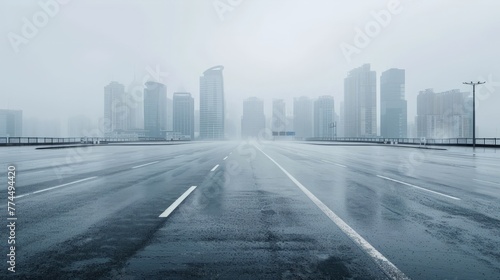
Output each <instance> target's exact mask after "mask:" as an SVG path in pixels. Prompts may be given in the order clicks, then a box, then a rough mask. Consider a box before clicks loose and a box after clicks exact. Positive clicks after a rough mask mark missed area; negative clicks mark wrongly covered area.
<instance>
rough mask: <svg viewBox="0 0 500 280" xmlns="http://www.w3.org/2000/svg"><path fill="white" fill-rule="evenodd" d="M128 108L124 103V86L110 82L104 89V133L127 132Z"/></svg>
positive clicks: (128, 124) (129, 123)
mask: <svg viewBox="0 0 500 280" xmlns="http://www.w3.org/2000/svg"><path fill="white" fill-rule="evenodd" d="M131 117H132V116H131V111H130V106H128V105H127V103H126V95H125V86H124V85H122V84H120V83H118V82H111V83H109V85H107V86H105V87H104V119H105V126H104V133H105V134H106V135H110V134H113V133H120V132H123V131H127V130H128V129H129V128H130V126H131V121H132V119H131Z"/></svg>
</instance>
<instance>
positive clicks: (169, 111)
mask: <svg viewBox="0 0 500 280" xmlns="http://www.w3.org/2000/svg"><path fill="white" fill-rule="evenodd" d="M173 106H174V102H173V100H172V99H171V98H168V96H167V130H168V131H172V130H173V129H174V108H173Z"/></svg>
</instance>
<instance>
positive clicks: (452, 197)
mask: <svg viewBox="0 0 500 280" xmlns="http://www.w3.org/2000/svg"><path fill="white" fill-rule="evenodd" d="M377 177H379V178H382V179H385V180H389V181H393V182H396V183H400V184H403V185H406V186H409V187H413V188H416V189H419V190H423V191H426V192H430V193H433V194H437V195H441V196H444V197H447V198H451V199H455V200H461V199H460V198H458V197H454V196H451V195H447V194H444V193H440V192H436V191H432V190H428V189H426V188H422V187H419V186H415V185H412V184H408V183H405V182H402V181H398V180H395V179H391V178H388V177H385V176H380V175H377Z"/></svg>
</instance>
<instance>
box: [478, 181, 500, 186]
mask: <svg viewBox="0 0 500 280" xmlns="http://www.w3.org/2000/svg"><path fill="white" fill-rule="evenodd" d="M472 180H474V181H476V182H481V183H487V184H493V185H497V186H500V183H495V182H491V181H484V180H479V179H472Z"/></svg>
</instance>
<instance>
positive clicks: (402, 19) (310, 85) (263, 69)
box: [0, 0, 500, 137]
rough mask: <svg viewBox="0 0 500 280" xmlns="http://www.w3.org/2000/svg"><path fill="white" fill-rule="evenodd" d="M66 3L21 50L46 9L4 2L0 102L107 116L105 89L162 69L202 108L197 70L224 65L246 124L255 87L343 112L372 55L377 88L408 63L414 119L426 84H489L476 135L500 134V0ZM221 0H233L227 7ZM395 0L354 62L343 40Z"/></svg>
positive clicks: (235, 112) (232, 113)
mask: <svg viewBox="0 0 500 280" xmlns="http://www.w3.org/2000/svg"><path fill="white" fill-rule="evenodd" d="M49 1H50V0H40V1H39V2H42V3H46V2H49ZM54 1H55V0H54ZM61 2H69V3H67V4H60V5H59V7H60V9H59V11H58V12H56V13H55V14H54V15H53V17H49V19H48V22H47V24H46V25H45V26H43V27H41V28H39V29H38V30H37V32H36V34H35V36H33V38H29V39H27V41H28V42H27V43H26V44H25V43H22V44H19V45H18V46H17V47H18V52H16V51H15V48H13V47H12V44H11V42H10V39H9V36H12V34H13V33H14V34H17V35H21V36H22V28H23V25H24V24H25V23H24V22H23V18H26V19H28V20H29V21H31V22H33V16H34V15H36V14H37V13H39V12H41V11H43V9H42V7H41V6H40V5H39V4H37V3H38V1H29V0H20V1H6V0H4V1H1V2H0V22H1V24H0V34H1V35H2V40H0V85H1V86H2V87H1V91H0V108H2V109H5V108H7V109H22V110H23V114H24V118H29V117H37V118H42V119H52V118H60V119H61V120H64V119H66V118H68V117H71V116H76V115H86V116H88V117H92V118H97V117H102V115H103V95H104V92H103V88H104V86H105V85H107V84H108V83H109V82H110V81H117V82H120V83H122V84H124V85H125V86H126V88H127V87H129V85H131V84H133V82H134V78H135V79H136V83H142V82H141V80H143V79H145V78H148V77H149V76H150V73H149V72H151V71H148V69H149V70H151V69H154V70H156V69H159V70H160V71H161V72H164V73H162V74H161V75H160V82H163V83H165V84H166V85H167V91H168V97H169V98H171V97H172V95H173V93H174V92H177V91H187V92H191V94H192V95H193V97H194V98H195V106H196V108H197V107H198V106H199V105H198V104H199V77H200V76H201V75H202V73H203V71H205V70H206V69H208V68H210V67H212V66H215V65H224V67H225V69H224V81H225V95H226V104H227V105H228V106H227V108H228V109H227V117H228V118H230V119H232V120H233V122H234V123H236V124H239V123H240V117H241V111H242V100H243V99H245V98H247V97H250V96H257V97H260V98H263V99H264V101H265V106H266V108H265V110H266V115H267V117H270V116H271V113H270V111H271V101H272V98H283V99H285V100H286V102H287V107H288V108H289V109H290V110H291V108H292V102H293V98H294V97H299V96H302V95H305V96H310V97H318V96H321V95H333V96H334V97H335V103H336V108H335V109H336V112H337V113H339V104H340V101H342V100H343V98H344V97H343V96H344V87H343V80H344V78H345V77H346V75H347V72H348V71H349V70H351V69H353V68H356V67H359V66H361V65H362V64H364V63H370V64H371V65H372V70H375V71H377V92H378V95H379V89H380V84H379V82H380V81H379V77H380V74H381V73H382V72H383V71H385V70H387V69H389V68H402V69H405V70H406V97H407V100H408V120H409V121H410V122H412V121H413V120H414V116H415V114H416V96H417V94H418V92H419V91H421V90H424V89H426V88H434V89H435V91H437V92H441V91H446V90H450V89H455V88H457V89H461V90H463V91H471V88H470V87H468V86H465V85H462V82H464V81H471V80H473V81H477V80H478V79H482V80H485V81H487V84H486V85H485V86H482V87H479V88H478V89H479V91H478V95H479V96H478V97H477V98H478V99H477V102H478V104H477V109H478V112H477V124H478V126H479V134H478V135H479V137H500V121H499V120H500V110H499V109H498V108H499V107H500V56H499V52H500V37H499V36H498V34H497V33H498V30H500V20H499V19H498V11H499V10H500V3H499V2H498V1H494V0H485V1H465V0H464V1H451V0H447V1H445V0H440V1H435V0H420V1H417V0H413V1H403V0H401V1H385V0H384V1H379V0H376V1H374V0H360V1H347V0H346V1H335V0H242V1H238V0H229V1H228V0H217V1H214V0H182V1H181V0H178V1H174V0H167V1H159V0H157V1H152V0H150V1H142V0H137V1H123V0H110V1H100V0H86V1H68V0H64V1H62V0H61ZM216 2H217V3H219V4H220V3H223V4H226V5H230V4H228V2H231V3H233V4H234V6H231V9H232V10H230V11H226V12H224V13H222V14H221V11H220V10H219V13H218V12H217V10H216V9H215V8H214V3H216ZM390 3H392V4H394V3H395V4H397V3H400V7H399V8H398V10H399V12H398V13H397V14H392V15H391V19H390V21H389V22H388V24H387V25H386V26H385V27H384V26H382V27H381V29H380V32H378V33H377V34H376V35H375V36H373V38H370V43H369V44H367V45H366V46H363V47H362V48H358V49H359V53H356V54H353V55H352V56H351V57H350V58H351V59H350V60H348V59H346V56H345V55H344V54H343V52H342V49H341V46H342V45H343V44H344V46H345V44H349V45H352V46H356V45H355V42H354V39H355V36H356V34H357V32H356V28H359V29H362V30H363V29H365V28H366V27H367V26H369V25H370V24H371V23H372V22H374V21H375V19H374V15H373V13H380V11H381V10H388V5H389V4H390ZM220 15H222V16H223V18H221V17H220ZM9 34H10V35H9ZM148 67H149V68H148ZM497 81H498V82H497ZM377 99H378V101H379V98H377ZM233 104H234V105H233Z"/></svg>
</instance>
